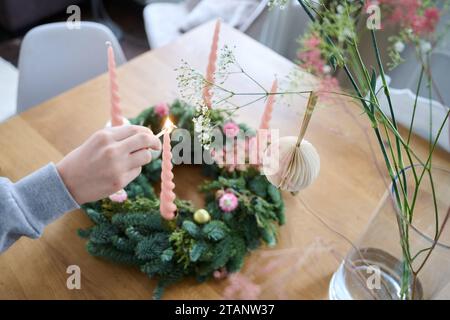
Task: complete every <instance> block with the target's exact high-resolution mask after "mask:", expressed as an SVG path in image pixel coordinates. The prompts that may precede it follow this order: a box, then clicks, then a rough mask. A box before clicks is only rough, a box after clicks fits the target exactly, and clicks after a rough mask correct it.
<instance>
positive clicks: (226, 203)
mask: <svg viewBox="0 0 450 320" xmlns="http://www.w3.org/2000/svg"><path fill="white" fill-rule="evenodd" d="M238 204H239V200H238V198H237V197H236V195H235V194H234V193H232V192H225V193H224V194H223V195H222V196H221V197H220V199H219V207H220V209H222V211H224V212H231V211H233V210H234V209H236V208H237V206H238Z"/></svg>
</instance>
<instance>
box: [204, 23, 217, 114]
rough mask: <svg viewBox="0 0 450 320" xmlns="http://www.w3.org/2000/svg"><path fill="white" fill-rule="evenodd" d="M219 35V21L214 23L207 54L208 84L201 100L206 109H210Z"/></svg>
mask: <svg viewBox="0 0 450 320" xmlns="http://www.w3.org/2000/svg"><path fill="white" fill-rule="evenodd" d="M219 33H220V19H218V20H217V22H216V27H215V29H214V35H213V40H212V44H211V51H210V53H209V61H208V67H207V69H206V77H205V79H206V81H207V82H208V83H207V84H206V85H205V87H204V88H203V100H204V101H205V104H206V105H207V106H208V108H211V98H212V97H211V96H212V94H211V84H212V83H214V72H215V71H216V62H217V48H218V45H219Z"/></svg>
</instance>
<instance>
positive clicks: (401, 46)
mask: <svg viewBox="0 0 450 320" xmlns="http://www.w3.org/2000/svg"><path fill="white" fill-rule="evenodd" d="M394 50H395V51H397V52H398V53H401V52H403V50H405V44H404V43H403V42H401V41H397V42H396V43H395V44H394Z"/></svg>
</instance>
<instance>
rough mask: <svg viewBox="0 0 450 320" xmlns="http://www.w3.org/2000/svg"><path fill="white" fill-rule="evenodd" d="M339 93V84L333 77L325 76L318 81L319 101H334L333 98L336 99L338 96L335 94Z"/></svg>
mask: <svg viewBox="0 0 450 320" xmlns="http://www.w3.org/2000/svg"><path fill="white" fill-rule="evenodd" d="M339 91H340V89H339V82H338V80H337V79H336V78H335V77H332V76H325V77H324V78H322V79H320V84H319V88H318V91H317V95H318V96H319V99H320V101H322V102H326V101H328V102H330V101H334V100H335V98H338V95H337V94H335V93H336V92H339Z"/></svg>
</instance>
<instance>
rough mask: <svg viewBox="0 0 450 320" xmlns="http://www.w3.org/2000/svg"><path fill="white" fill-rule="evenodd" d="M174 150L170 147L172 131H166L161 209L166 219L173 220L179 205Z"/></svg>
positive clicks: (162, 168) (162, 167)
mask: <svg viewBox="0 0 450 320" xmlns="http://www.w3.org/2000/svg"><path fill="white" fill-rule="evenodd" d="M172 167H173V166H172V152H171V147H170V132H169V131H166V132H165V133H164V141H163V151H162V165H161V193H160V205H159V210H160V212H161V216H162V217H163V218H164V219H166V220H172V219H173V218H174V217H175V212H176V211H177V206H176V205H175V203H174V201H175V193H174V192H173V189H174V188H175V183H174V182H173V181H172V180H173V173H172Z"/></svg>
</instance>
